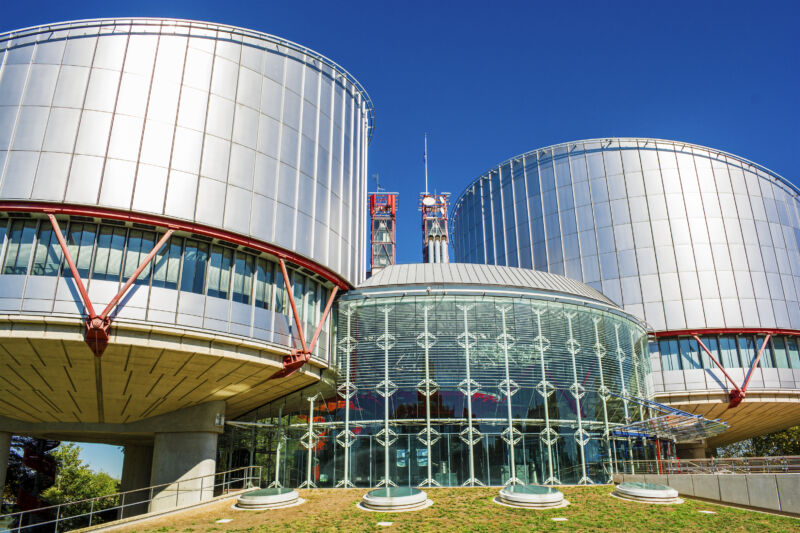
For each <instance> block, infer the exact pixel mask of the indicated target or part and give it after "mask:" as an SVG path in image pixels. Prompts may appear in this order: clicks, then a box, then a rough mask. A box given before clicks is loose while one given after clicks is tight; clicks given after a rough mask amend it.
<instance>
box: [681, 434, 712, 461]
mask: <svg viewBox="0 0 800 533" xmlns="http://www.w3.org/2000/svg"><path fill="white" fill-rule="evenodd" d="M675 453H677V454H678V459H706V458H707V457H708V456H709V454H708V452H707V450H706V441H705V439H701V440H697V441H692V442H681V443H678V444H676V445H675Z"/></svg>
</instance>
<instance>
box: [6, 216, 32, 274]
mask: <svg viewBox="0 0 800 533" xmlns="http://www.w3.org/2000/svg"><path fill="white" fill-rule="evenodd" d="M35 234H36V221H34V220H14V221H12V222H11V229H10V230H9V232H8V244H7V245H6V257H5V259H4V261H3V274H26V273H27V272H28V259H29V258H30V255H31V248H32V247H33V237H34V235H35Z"/></svg>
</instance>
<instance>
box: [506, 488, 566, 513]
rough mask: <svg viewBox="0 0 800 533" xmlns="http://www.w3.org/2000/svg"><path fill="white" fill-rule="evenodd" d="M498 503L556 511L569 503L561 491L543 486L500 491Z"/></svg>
mask: <svg viewBox="0 0 800 533" xmlns="http://www.w3.org/2000/svg"><path fill="white" fill-rule="evenodd" d="M495 502H496V503H500V504H503V505H507V506H509V507H521V508H527V509H554V508H556V507H566V506H567V505H569V502H568V501H566V500H565V499H564V494H562V493H561V491H560V490H557V489H554V488H552V487H544V486H541V485H512V486H510V487H504V488H502V489H500V494H499V495H498V496H497V497H496V498H495Z"/></svg>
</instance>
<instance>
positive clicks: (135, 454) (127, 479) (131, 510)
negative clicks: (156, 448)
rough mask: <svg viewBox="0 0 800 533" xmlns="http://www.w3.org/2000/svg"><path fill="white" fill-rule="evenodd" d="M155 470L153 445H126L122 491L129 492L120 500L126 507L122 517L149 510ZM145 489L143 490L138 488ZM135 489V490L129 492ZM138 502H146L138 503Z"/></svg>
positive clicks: (120, 487)
mask: <svg viewBox="0 0 800 533" xmlns="http://www.w3.org/2000/svg"><path fill="white" fill-rule="evenodd" d="M152 470H153V447H152V446H125V460H124V461H123V463H122V481H121V482H120V486H119V490H120V492H127V494H125V495H124V496H123V497H122V498H124V501H122V500H121V501H120V505H124V507H123V508H122V509H121V511H120V516H119V517H120V518H127V517H129V516H135V515H137V514H142V513H146V512H147V503H146V502H147V500H149V499H150V491H149V490H148V489H147V487H149V486H150V473H151V472H152ZM137 489H143V490H137ZM128 491H135V492H128ZM137 502H145V503H140V504H137Z"/></svg>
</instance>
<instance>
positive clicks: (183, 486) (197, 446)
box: [150, 431, 218, 512]
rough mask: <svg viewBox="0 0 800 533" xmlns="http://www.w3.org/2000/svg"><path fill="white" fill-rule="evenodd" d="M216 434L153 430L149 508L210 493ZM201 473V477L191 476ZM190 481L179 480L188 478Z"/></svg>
mask: <svg viewBox="0 0 800 533" xmlns="http://www.w3.org/2000/svg"><path fill="white" fill-rule="evenodd" d="M217 436H218V435H217V433H211V432H199V431H198V432H187V433H156V438H155V442H154V444H153V466H152V470H151V474H150V483H151V484H152V485H160V484H166V483H168V484H169V485H166V486H164V487H160V488H157V489H154V490H153V501H151V502H150V511H151V512H152V511H161V510H164V509H168V508H172V507H176V506H183V505H191V504H194V503H198V502H200V501H203V500H207V499H210V498H212V497H213V495H214V472H215V471H216V453H217ZM200 476H203V477H202V479H192V478H198V477H200ZM189 479H192V481H181V480H189Z"/></svg>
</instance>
